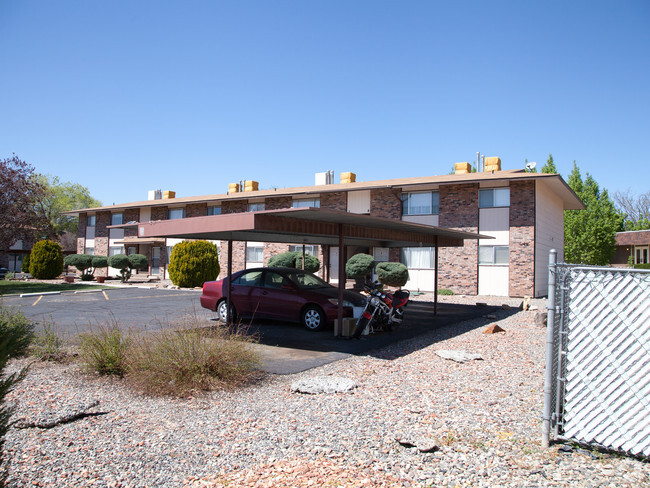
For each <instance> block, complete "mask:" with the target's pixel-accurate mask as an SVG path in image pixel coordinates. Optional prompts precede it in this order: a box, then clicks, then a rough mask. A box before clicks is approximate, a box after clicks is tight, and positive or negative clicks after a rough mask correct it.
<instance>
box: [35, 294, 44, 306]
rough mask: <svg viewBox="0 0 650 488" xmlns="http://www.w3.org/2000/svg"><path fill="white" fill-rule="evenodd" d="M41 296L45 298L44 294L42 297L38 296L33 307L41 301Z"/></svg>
mask: <svg viewBox="0 0 650 488" xmlns="http://www.w3.org/2000/svg"><path fill="white" fill-rule="evenodd" d="M41 298H43V295H41V296H40V297H38V298H37V299H36V301H35V302H34V303H32V307H33V306H34V305H36V304H37V303H38V302H40V301H41Z"/></svg>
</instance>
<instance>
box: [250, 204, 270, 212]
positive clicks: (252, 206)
mask: <svg viewBox="0 0 650 488" xmlns="http://www.w3.org/2000/svg"><path fill="white" fill-rule="evenodd" d="M265 207H266V206H265V204H264V202H255V203H249V204H248V211H249V212H259V211H261V210H264V209H265Z"/></svg>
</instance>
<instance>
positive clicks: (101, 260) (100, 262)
mask: <svg viewBox="0 0 650 488" xmlns="http://www.w3.org/2000/svg"><path fill="white" fill-rule="evenodd" d="M92 263H93V268H95V269H97V268H107V267H108V257H107V256H93V261H92Z"/></svg>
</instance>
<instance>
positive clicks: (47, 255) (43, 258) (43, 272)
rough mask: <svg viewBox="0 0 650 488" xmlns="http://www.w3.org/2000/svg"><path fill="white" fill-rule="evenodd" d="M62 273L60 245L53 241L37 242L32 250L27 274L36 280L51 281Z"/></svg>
mask: <svg viewBox="0 0 650 488" xmlns="http://www.w3.org/2000/svg"><path fill="white" fill-rule="evenodd" d="M62 272H63V252H62V250H61V245H60V244H59V243H58V242H54V241H38V242H37V243H36V244H34V247H33V248H32V252H31V257H30V260H29V273H30V274H31V275H32V276H33V277H34V278H36V279H38V280H51V279H54V278H56V277H57V276H59V275H60V274H61V273H62Z"/></svg>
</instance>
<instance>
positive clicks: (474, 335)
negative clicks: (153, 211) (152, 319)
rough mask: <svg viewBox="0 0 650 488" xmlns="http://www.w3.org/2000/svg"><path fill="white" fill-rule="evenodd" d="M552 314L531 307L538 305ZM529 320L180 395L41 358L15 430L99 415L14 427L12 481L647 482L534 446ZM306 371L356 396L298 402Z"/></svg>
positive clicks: (480, 323)
mask: <svg viewBox="0 0 650 488" xmlns="http://www.w3.org/2000/svg"><path fill="white" fill-rule="evenodd" d="M414 299H415V300H431V297H430V295H421V296H418V297H414ZM440 301H441V302H444V301H448V302H454V303H466V304H475V303H476V302H477V301H480V302H483V303H488V304H489V305H498V306H501V305H502V304H503V303H507V304H508V305H510V306H511V307H513V308H517V307H519V304H520V303H521V299H504V298H501V297H498V298H497V297H494V298H492V297H462V296H444V297H440ZM545 305H546V303H545V301H543V300H532V301H531V309H532V308H533V307H537V309H538V310H540V311H541V310H544V307H545ZM536 313H537V312H535V311H519V312H516V310H514V309H512V310H505V309H503V308H501V309H500V310H498V311H497V312H496V314H495V315H496V316H497V318H496V321H494V320H492V321H491V322H490V323H492V322H495V323H498V324H499V326H501V327H502V328H504V329H505V330H507V333H506V334H483V333H482V330H483V329H484V327H485V326H486V320H485V318H483V317H482V318H478V319H475V320H470V321H467V322H462V323H459V324H455V325H453V326H447V327H443V328H440V329H437V330H432V331H431V332H430V333H428V334H425V335H422V336H419V337H417V338H414V339H412V340H409V341H404V342H400V343H396V344H393V345H391V346H389V347H386V348H384V349H381V350H378V351H374V352H372V353H370V354H368V355H366V356H356V357H349V358H347V359H343V360H340V361H337V362H334V363H330V364H327V365H325V366H321V367H319V368H315V369H312V370H309V371H305V372H303V373H299V374H295V375H266V376H263V377H261V378H260V379H259V380H258V381H256V382H255V383H254V384H250V385H248V386H245V387H243V388H241V389H233V390H225V391H215V392H211V393H207V394H202V395H196V396H193V397H190V398H184V399H171V398H156V397H149V396H144V395H142V394H139V393H137V392H135V391H133V390H130V389H129V388H128V387H127V386H126V384H125V383H124V381H123V380H120V379H116V378H106V377H99V376H93V375H89V374H88V373H85V372H84V371H83V370H81V369H80V368H79V367H78V366H77V365H74V364H48V363H34V364H33V365H32V366H31V368H30V371H29V374H28V375H27V377H26V378H25V380H24V381H23V382H22V383H20V384H19V385H18V387H17V389H16V390H15V391H14V392H12V393H11V395H10V398H9V401H10V402H15V403H16V404H17V411H16V414H15V420H19V419H26V420H27V421H32V422H35V421H37V420H38V419H46V420H48V421H52V420H56V419H61V418H63V417H65V416H66V415H69V414H70V415H72V414H75V413H81V414H83V413H93V412H101V413H102V414H101V415H80V416H79V417H78V418H76V419H74V420H70V421H68V422H62V423H58V424H56V425H55V426H52V427H51V428H47V429H41V428H23V429H17V428H12V429H11V430H10V431H9V433H8V435H7V438H6V445H5V448H6V450H7V454H8V455H9V457H10V462H11V464H10V466H9V482H10V486H16V487H24V486H43V487H45V486H47V487H52V486H56V487H62V486H74V487H76V486H84V487H85V486H96V487H181V486H188V487H222V486H223V487H225V486H228V487H323V486H324V487H328V486H332V487H334V486H336V487H358V486H369V487H383V486H386V487H412V488H416V487H428V486H435V487H438V486H450V487H451V486H478V487H510V486H517V487H524V486H525V487H541V486H557V487H564V486H571V487H574V486H580V487H634V488H639V487H642V486H650V464H649V463H647V462H643V461H641V460H638V459H634V458H629V457H625V456H621V455H617V454H606V453H600V452H598V451H595V450H591V449H586V448H584V446H582V447H578V446H572V445H568V447H569V448H570V449H566V450H565V449H564V448H563V447H562V446H564V445H565V444H564V443H562V444H555V445H553V446H552V447H551V448H550V449H547V450H543V449H542V448H541V431H542V421H541V413H542V399H543V398H542V397H543V382H544V365H545V361H544V347H545V336H546V330H545V328H542V327H540V326H538V325H537V324H536V320H535V319H536ZM405 325H406V324H405ZM368 340H370V341H371V340H372V336H370V337H369V338H368ZM440 349H447V350H464V351H471V352H473V353H476V354H480V355H481V356H482V358H483V361H470V362H466V363H457V362H454V361H448V360H445V359H442V358H441V357H439V356H438V355H437V354H436V351H437V350H440ZM28 362H29V360H19V361H14V362H12V363H11V368H12V369H13V370H15V369H16V368H19V367H22V366H24V365H26V364H28ZM314 377H323V378H330V379H336V378H345V379H349V380H350V381H353V382H354V383H355V384H357V385H358V387H357V388H354V389H352V390H351V391H347V392H344V393H330V394H321V395H300V394H295V393H292V385H294V384H295V383H297V382H300V381H303V380H310V379H313V378H314ZM95 402H98V403H95ZM90 405H93V407H92V408H88V406H90ZM62 416H63V417H62Z"/></svg>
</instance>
